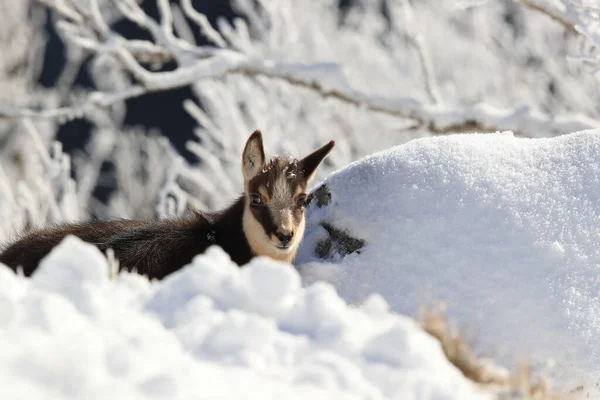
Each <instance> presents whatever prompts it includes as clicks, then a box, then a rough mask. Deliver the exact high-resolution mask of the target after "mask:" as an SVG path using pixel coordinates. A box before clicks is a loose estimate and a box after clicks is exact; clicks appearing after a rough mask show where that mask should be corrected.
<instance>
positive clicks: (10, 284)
mask: <svg viewBox="0 0 600 400" xmlns="http://www.w3.org/2000/svg"><path fill="white" fill-rule="evenodd" d="M599 135H600V133H599V132H595V131H586V132H579V133H574V134H570V135H566V136H562V137H558V138H553V139H518V138H514V137H513V136H512V135H511V134H509V133H504V134H493V135H489V134H486V135H456V136H448V137H439V138H427V139H420V140H415V141H412V142H410V143H408V144H406V145H402V146H398V147H395V148H392V149H389V150H387V151H384V152H381V153H378V154H374V155H372V156H370V157H367V158H365V159H363V160H361V161H358V162H356V163H353V164H351V165H349V166H348V167H347V168H345V169H343V170H340V171H338V172H336V173H334V174H333V175H332V176H330V177H329V178H328V179H327V180H325V181H324V182H323V183H322V184H321V185H320V186H319V188H318V189H317V190H316V191H315V195H314V197H313V200H312V202H311V204H310V206H309V208H308V209H307V231H306V236H305V240H304V242H303V246H302V248H301V249H300V250H301V251H300V252H299V255H298V259H297V264H298V265H297V268H298V270H299V271H300V274H298V273H297V272H296V270H295V269H294V268H291V267H290V266H289V265H284V264H281V263H277V262H274V261H272V260H267V259H263V258H257V259H255V260H254V261H253V262H252V263H250V264H249V265H248V266H247V267H245V268H243V269H239V268H237V267H236V266H235V265H233V264H232V263H231V261H230V260H229V259H228V257H227V255H225V254H224V253H223V252H222V251H221V250H220V249H218V248H211V249H210V250H209V251H208V252H207V253H206V254H204V255H199V256H198V257H196V258H195V260H194V261H193V263H192V264H191V265H190V266H188V267H186V268H184V269H183V270H181V271H179V272H177V273H175V274H173V275H172V276H170V277H168V278H167V279H166V280H164V281H161V282H149V281H148V280H147V279H145V278H144V277H141V276H137V275H131V274H126V273H123V274H120V275H118V276H117V277H116V278H115V279H114V280H111V279H109V278H108V276H109V272H108V266H107V261H106V259H105V258H104V257H103V255H102V254H101V253H100V252H99V251H98V250H97V249H96V248H94V247H92V246H90V245H87V244H85V243H83V242H81V241H79V240H78V239H76V238H67V239H66V240H65V241H64V242H63V243H62V244H61V245H60V246H58V247H57V248H55V249H54V251H53V252H52V253H51V254H50V255H49V256H48V257H47V258H46V259H45V260H44V261H43V263H42V265H41V266H40V268H39V270H38V272H36V274H35V275H34V276H33V277H32V279H25V278H22V277H20V276H16V275H15V274H13V273H12V272H11V271H10V270H9V269H7V268H4V267H2V266H0V388H1V393H2V396H1V397H2V398H26V399H41V398H44V399H45V398H52V399H61V398H66V399H73V398H81V399H83V398H85V399H103V398H127V399H146V398H165V399H184V398H202V399H212V398H220V399H222V398H232V399H233V398H235V399H244V398H248V399H250V398H252V399H254V398H260V399H263V398H277V399H279V398H281V399H283V398H286V399H287V398H326V399H336V398H344V399H345V400H346V399H353V398H361V399H362V398H369V399H378V398H398V399H476V398H488V397H489V393H485V392H483V391H482V390H481V389H479V388H477V387H475V386H474V385H473V384H472V383H471V382H470V381H469V380H467V379H466V378H465V377H464V376H463V375H462V374H461V373H460V372H459V371H458V370H457V369H456V368H455V367H454V366H453V365H451V364H450V363H449V362H448V360H447V359H446V358H445V357H444V354H443V352H442V350H441V347H440V344H439V342H438V341H436V340H435V339H433V338H432V337H431V336H429V335H427V334H425V333H424V332H423V330H422V329H421V328H420V327H419V326H418V325H417V324H416V323H415V322H414V321H413V320H412V319H410V318H407V317H403V316H402V315H398V314H397V313H399V314H404V315H416V313H417V310H418V308H419V306H421V305H422V304H424V303H431V302H437V301H443V302H445V303H446V304H447V306H448V313H449V316H450V317H451V320H452V321H454V322H456V323H458V326H459V327H461V328H464V329H466V330H467V331H468V332H469V333H470V334H473V335H475V338H476V339H477V341H478V344H479V347H480V348H481V349H482V350H484V351H488V352H491V353H492V355H493V356H494V357H495V358H496V359H497V360H499V361H500V362H502V363H503V364H504V365H508V366H510V365H513V363H514V361H515V360H518V359H525V360H533V361H534V362H536V363H538V364H537V365H538V366H545V365H546V366H551V365H552V364H551V363H547V361H548V360H555V362H556V365H555V366H554V368H552V369H550V370H549V372H550V375H551V377H552V378H553V381H552V383H553V384H554V386H555V387H558V388H559V389H566V390H569V389H572V388H573V387H575V386H577V385H580V384H582V383H585V384H586V385H589V384H590V382H591V384H592V385H593V384H594V383H595V382H593V381H592V378H593V377H594V374H597V373H598V372H600V350H599V349H600V346H599V345H600V343H599V342H600V339H598V338H600V335H599V334H600V313H599V311H600V299H599V297H598V294H599V293H600V279H599V278H598V276H597V275H598V271H599V270H600V247H599V246H598V243H599V242H600V136H599ZM316 281H325V282H316ZM336 291H337V293H336ZM338 293H339V295H338ZM373 293H376V294H375V295H373ZM584 390H585V392H582V393H583V394H584V395H585V394H587V393H588V392H589V393H591V394H592V395H594V392H593V390H592V389H590V388H589V386H585V389H584Z"/></svg>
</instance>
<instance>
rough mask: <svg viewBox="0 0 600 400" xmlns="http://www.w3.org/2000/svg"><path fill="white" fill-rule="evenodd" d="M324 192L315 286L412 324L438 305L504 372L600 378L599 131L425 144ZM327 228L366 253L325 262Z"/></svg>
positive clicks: (569, 380)
mask: <svg viewBox="0 0 600 400" xmlns="http://www.w3.org/2000/svg"><path fill="white" fill-rule="evenodd" d="M324 184H325V185H326V186H327V187H328V189H329V191H330V193H331V201H330V203H329V204H328V205H326V206H323V207H321V208H319V207H317V206H316V205H315V204H314V202H313V203H312V204H311V206H310V207H309V209H308V210H307V231H306V234H305V240H304V242H303V245H302V247H301V249H300V252H299V255H298V258H297V262H298V263H299V269H300V271H301V275H302V276H303V280H304V283H305V284H310V283H311V282H313V281H315V280H325V281H328V282H330V283H332V284H333V285H334V286H335V287H336V289H337V291H338V292H339V293H340V295H341V296H342V298H344V299H345V300H346V301H348V302H349V303H351V304H360V303H361V302H362V301H363V300H364V298H365V297H366V296H367V295H369V294H370V293H379V294H380V295H381V296H383V298H385V300H386V301H387V302H388V303H389V305H390V308H391V310H392V311H394V312H398V313H401V314H407V315H415V314H416V312H417V310H418V307H419V306H420V305H422V304H424V303H425V304H427V303H432V302H434V303H435V302H437V301H441V302H444V303H445V304H446V305H447V310H448V314H449V317H450V320H451V322H454V323H457V325H458V326H459V327H460V328H463V329H465V330H466V331H467V332H469V333H471V334H473V335H474V336H475V338H476V340H477V343H478V345H479V348H480V349H482V350H484V351H488V352H491V353H492V354H493V355H495V356H496V357H497V359H499V360H501V361H502V362H503V363H504V364H505V365H508V364H510V363H513V362H516V361H519V360H525V361H532V362H534V364H535V365H538V366H543V367H544V368H545V371H546V373H547V374H549V375H550V376H551V377H552V378H553V379H554V382H553V384H554V385H555V387H559V388H560V387H562V388H564V389H570V388H573V387H575V385H579V384H581V383H582V382H583V383H585V384H590V382H592V385H593V384H594V382H593V381H592V380H593V379H594V378H595V379H596V380H597V376H598V373H599V372H600V298H599V296H600V131H596V130H590V131H583V132H577V133H572V134H569V135H565V136H560V137H555V138H551V139H524V138H516V137H514V136H513V135H512V134H511V133H510V132H504V133H496V134H463V135H452V136H446V137H436V138H425V139H417V140H413V141H411V142H409V143H407V144H404V145H401V146H397V147H394V148H391V149H389V150H386V151H382V152H380V153H377V154H374V155H372V156H369V157H367V158H365V159H362V160H360V161H357V162H355V163H353V164H351V165H349V166H348V167H347V168H344V169H343V170H340V171H338V172H336V173H334V174H333V175H331V176H330V177H329V178H328V179H326V180H325V181H324ZM324 222H325V223H328V224H331V225H332V226H334V227H336V228H338V229H341V230H345V231H346V232H348V233H349V235H350V236H352V237H354V238H359V239H363V240H365V246H364V247H363V248H362V249H361V250H360V253H352V254H349V255H345V256H344V255H341V254H339V253H337V254H334V255H333V257H331V258H330V259H328V260H326V262H325V263H324V262H323V260H318V259H317V257H316V256H315V253H314V249H315V248H316V246H317V243H318V242H319V241H322V240H324V239H326V238H327V237H328V233H327V231H326V230H325V229H324V228H323V227H322V226H321V224H322V223H324ZM586 390H587V389H586Z"/></svg>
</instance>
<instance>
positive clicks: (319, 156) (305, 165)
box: [299, 140, 335, 182]
mask: <svg viewBox="0 0 600 400" xmlns="http://www.w3.org/2000/svg"><path fill="white" fill-rule="evenodd" d="M334 145H335V142H334V141H333V140H332V141H330V142H329V143H327V144H326V145H325V146H323V147H321V148H320V149H319V150H316V151H314V152H313V153H311V154H309V155H307V156H306V157H304V158H303V159H302V160H300V162H299V164H300V169H301V170H302V173H303V174H304V179H306V181H307V182H308V181H310V180H311V179H312V177H313V176H314V175H315V172H316V171H317V167H318V166H319V164H321V161H323V159H324V158H325V156H327V154H329V152H330V151H331V149H333V146H334Z"/></svg>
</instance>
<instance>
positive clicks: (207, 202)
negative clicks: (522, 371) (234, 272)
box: [0, 0, 600, 218]
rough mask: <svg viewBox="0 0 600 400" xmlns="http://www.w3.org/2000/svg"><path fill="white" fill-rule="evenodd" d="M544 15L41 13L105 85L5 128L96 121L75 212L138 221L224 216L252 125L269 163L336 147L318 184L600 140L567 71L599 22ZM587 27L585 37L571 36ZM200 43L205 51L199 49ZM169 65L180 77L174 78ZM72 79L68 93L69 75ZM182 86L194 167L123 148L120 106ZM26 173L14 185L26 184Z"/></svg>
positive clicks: (15, 106)
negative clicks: (431, 149)
mask: <svg viewBox="0 0 600 400" xmlns="http://www.w3.org/2000/svg"><path fill="white" fill-rule="evenodd" d="M540 3H541V2H537V1H532V0H530V1H525V0H523V1H514V2H511V1H506V2H503V1H495V2H492V1H488V2H480V1H478V2H469V3H468V4H465V3H464V2H462V3H461V2H450V1H446V2H443V3H441V4H440V3H439V2H438V1H434V0H431V1H430V0H427V1H420V2H414V1H409V0H403V1H385V0H361V1H355V2H353V5H352V6H351V7H340V5H339V2H338V1H333V0H326V1H319V2H305V1H294V0H280V1H268V0H260V1H251V0H235V1H233V2H232V4H233V6H234V8H235V11H236V12H237V14H238V15H240V17H239V18H236V19H234V20H233V21H232V22H231V23H230V22H228V21H226V20H219V22H218V24H217V25H216V26H213V25H211V24H210V23H209V21H208V19H207V18H206V16H205V15H203V14H201V13H200V12H198V11H197V10H196V9H195V8H194V5H193V4H192V2H191V0H181V1H176V2H169V1H167V0H158V1H157V5H158V10H159V18H158V19H153V18H152V17H150V16H149V15H148V14H147V13H145V12H144V10H143V8H142V7H141V6H140V4H139V3H138V2H136V1H134V0H112V1H99V0H90V1H76V0H43V1H42V0H38V2H37V3H36V4H37V6H36V7H45V8H47V9H48V10H50V11H51V13H50V15H51V18H52V23H53V24H54V26H55V27H56V29H57V31H58V32H59V34H60V35H61V37H62V38H63V40H64V42H65V43H66V45H67V48H68V53H69V54H71V55H72V57H71V59H72V60H73V61H72V62H73V65H77V64H76V63H77V62H80V60H81V59H82V57H84V56H89V57H91V59H92V61H91V62H90V68H91V75H92V76H93V79H94V81H95V84H96V88H95V89H94V90H93V91H90V92H73V91H66V90H64V89H63V92H66V93H63V92H61V91H60V90H59V93H58V95H57V98H58V100H57V101H55V103H54V104H38V103H35V102H26V103H25V104H22V103H19V102H13V101H10V100H6V99H5V100H4V101H3V102H2V103H3V104H1V105H0V118H2V121H8V123H10V124H17V125H23V124H20V123H17V122H18V121H23V120H29V121H30V122H29V123H30V124H33V125H32V126H34V127H35V128H36V129H37V130H38V131H40V130H41V131H43V129H41V128H42V127H43V126H49V127H50V128H48V129H49V131H50V132H52V129H51V127H52V126H53V124H54V121H60V120H64V119H70V118H76V117H85V118H88V119H90V120H92V121H93V123H94V126H95V128H94V134H93V137H92V139H91V141H90V143H89V144H88V148H87V151H86V153H85V154H83V155H79V156H77V157H75V158H74V159H73V162H72V164H73V169H74V172H75V176H76V179H77V187H76V189H75V190H76V193H77V202H78V204H79V208H80V209H81V210H88V211H89V210H94V211H93V212H94V214H96V215H100V216H116V215H119V216H128V217H140V216H141V217H147V216H150V215H151V214H152V210H154V212H155V213H158V214H159V215H171V214H178V213H181V212H183V210H184V209H185V207H186V206H187V205H189V204H191V205H194V206H198V207H206V208H210V209H212V208H218V207H222V206H223V205H224V203H225V202H227V201H229V200H231V199H233V197H234V196H235V194H236V192H238V191H240V190H241V177H240V173H239V154H240V152H241V146H242V145H243V143H244V140H245V138H246V137H247V135H248V134H249V133H250V132H252V131H253V130H254V129H256V128H260V129H261V130H263V132H264V133H265V135H266V136H268V137H269V140H268V141H267V143H266V144H267V146H268V148H267V151H268V152H290V153H294V154H303V153H306V152H308V151H310V150H311V149H313V148H315V147H316V146H318V145H320V144H322V143H324V142H326V141H328V140H330V139H332V138H333V139H337V140H338V146H337V147H336V152H335V154H332V157H331V158H330V162H329V164H327V165H325V166H324V168H322V169H321V170H320V171H319V173H320V175H319V176H318V177H317V180H319V179H320V178H322V177H324V176H325V175H326V174H328V173H329V172H331V171H332V170H333V169H336V168H339V167H341V166H343V165H346V164H347V163H348V162H350V161H353V160H356V159H357V158H359V157H361V156H364V155H366V154H369V153H372V152H374V151H376V150H379V149H382V148H386V147H389V146H391V145H394V144H399V143H403V142H405V141H407V140H409V139H411V138H415V137H419V136H427V135H436V134H445V133H451V132H472V131H479V132H490V131H491V132H493V131H496V130H508V129H510V130H513V131H514V132H515V133H516V134H517V135H521V136H526V137H543V136H555V135H559V134H563V133H568V132H571V131H575V130H581V129H586V128H592V127H598V126H599V122H598V121H599V120H600V115H599V113H600V112H599V110H598V109H597V107H596V106H595V104H599V102H598V101H599V100H600V98H599V94H598V90H597V82H596V80H595V77H594V76H593V74H590V73H589V71H588V70H583V69H582V68H581V67H580V66H579V65H578V64H573V63H570V62H568V61H567V56H573V55H577V54H578V53H579V52H580V51H581V50H582V48H581V45H582V39H581V35H580V34H578V33H574V32H583V31H582V30H581V29H579V30H578V28H577V26H586V27H587V28H586V29H587V31H586V32H588V33H586V34H585V36H586V37H588V38H593V37H594V36H593V35H594V34H595V32H596V31H595V30H593V29H592V28H593V26H594V25H593V21H595V19H594V18H593V15H594V14H593V13H590V12H589V11H590V9H589V8H586V9H578V10H580V11H581V10H583V11H581V12H579V13H577V12H576V11H577V10H575V8H571V9H569V10H575V11H574V12H573V13H571V11H569V12H566V11H565V10H567V9H566V8H561V7H562V6H561V4H562V5H564V4H565V3H561V2H557V3H556V7H554V6H553V7H549V6H548V7H545V6H544V7H541V6H540ZM547 4H550V3H547ZM547 4H546V5H547ZM457 5H458V6H459V7H457ZM465 5H468V6H470V7H469V8H467V9H465V8H464V6H465ZM475 5H476V6H477V7H471V6H475ZM565 7H566V6H565ZM530 9H533V10H532V11H531V10H530ZM556 10H558V11H560V12H555V11H556ZM582 13H583V14H582ZM547 15H551V16H552V18H547ZM582 15H583V16H585V18H587V19H586V21H587V22H586V24H585V25H582V24H581V23H577V24H576V23H573V21H574V19H573V18H574V17H573V16H578V17H577V18H580V19H579V20H578V21H583V19H582V18H584V17H583V16H582ZM569 18H571V19H569ZM119 20H127V21H130V22H133V23H135V24H137V25H138V26H139V27H140V28H142V29H143V30H144V31H146V32H147V33H148V34H149V37H150V39H149V40H138V39H130V38H126V37H123V36H122V35H120V34H119V33H117V32H116V31H115V30H114V29H113V24H114V23H115V21H119ZM498 21H507V22H506V23H498ZM557 21H558V22H559V23H557ZM569 21H571V22H569ZM596 21H597V19H596ZM198 32H199V33H200V34H201V35H202V36H203V37H204V39H206V41H207V42H208V44H199V43H197V42H196V41H195V35H194V34H195V33H198ZM590 32H591V33H590ZM586 50H587V49H585V48H584V49H583V51H586ZM585 61H586V62H589V61H590V60H589V59H586V60H585ZM167 62H174V63H175V66H176V67H175V68H174V69H173V70H165V69H164V68H162V67H163V66H164V65H165V63H167ZM66 70H67V72H64V73H63V76H64V79H63V82H68V81H69V79H71V78H70V77H72V75H73V73H72V70H73V68H71V69H68V68H67V69H66ZM182 86H191V87H192V88H193V91H194V94H195V95H196V99H190V100H187V101H186V102H185V103H184V104H182V107H185V109H186V111H187V112H189V113H190V115H192V116H193V117H194V119H195V120H196V121H197V122H198V127H197V129H196V131H195V133H196V136H197V137H198V141H193V142H190V143H188V149H189V150H190V151H191V152H192V153H194V154H195V155H196V156H197V157H198V160H199V162H198V163H196V164H192V165H188V164H187V163H186V162H184V161H183V160H182V159H181V157H179V156H178V155H176V154H175V153H174V152H173V151H172V150H171V149H170V147H169V146H168V145H167V144H166V143H164V142H161V141H160V140H158V139H156V138H154V137H149V136H148V135H147V133H145V132H142V133H140V132H137V133H135V134H132V135H124V133H126V132H124V129H123V126H122V124H123V115H124V112H125V109H124V100H126V99H129V98H133V97H138V96H143V95H144V94H147V93H150V92H160V91H166V90H171V89H173V88H178V87H182ZM61 87H63V88H65V87H68V85H63V86H61ZM567 88H568V90H567ZM194 100H197V101H198V102H199V105H198V103H197V102H196V101H194ZM15 121H17V122H15ZM21 136H26V135H21ZM40 136H42V137H50V139H52V134H49V135H44V134H42V135H40ZM43 143H45V146H46V149H48V148H50V146H51V145H50V143H49V141H48V140H46V141H43ZM124 154H127V155H129V157H127V156H125V155H124ZM107 161H108V162H111V163H113V164H114V165H115V171H116V173H115V183H114V186H115V187H116V190H115V192H114V194H113V196H112V198H111V199H109V201H108V203H107V204H100V203H99V202H98V201H97V200H95V199H94V197H93V188H94V186H95V185H97V184H98V181H102V179H103V176H102V172H101V166H102V164H103V163H104V162H107ZM138 167H139V168H138ZM15 176H16V178H14V177H13V178H7V179H8V181H9V182H14V181H15V180H16V179H17V178H19V179H23V178H24V175H22V174H21V175H19V174H17V175H15ZM144 177H146V178H144ZM149 177H150V178H149ZM31 179H32V178H27V177H26V180H31ZM142 192H143V193H144V196H141V195H140V193H142ZM86 217H88V215H87V214H85V213H84V214H80V215H79V218H86Z"/></svg>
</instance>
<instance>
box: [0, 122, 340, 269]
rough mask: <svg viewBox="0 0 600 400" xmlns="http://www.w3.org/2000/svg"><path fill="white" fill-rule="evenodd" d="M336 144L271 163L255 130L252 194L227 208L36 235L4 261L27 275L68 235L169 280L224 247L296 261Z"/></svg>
mask: <svg viewBox="0 0 600 400" xmlns="http://www.w3.org/2000/svg"><path fill="white" fill-rule="evenodd" d="M333 146H334V143H333V141H331V142H329V143H328V144H327V145H325V146H323V147H321V148H320V149H318V150H316V151H315V152H313V153H311V154H309V155H308V156H307V157H305V158H303V159H302V160H296V159H292V158H285V159H284V158H280V157H274V158H272V159H271V160H269V161H268V162H267V161H266V160H265V156H264V150H263V144H262V134H261V133H260V131H255V132H254V133H253V134H252V135H251V136H250V138H249V139H248V141H247V142H246V146H245V147H244V152H243V154H242V174H243V177H244V189H245V192H244V194H243V195H242V196H241V197H239V198H238V199H237V201H235V202H234V203H233V204H232V205H231V206H230V207H229V208H227V209H225V210H224V211H222V212H219V213H210V214H203V213H200V212H198V211H195V212H194V213H193V215H192V216H191V217H185V218H177V219H170V220H164V221H130V220H117V221H104V222H100V221H96V222H88V223H83V224H72V225H63V226H56V227H50V228H45V229H41V230H37V231H33V232H30V233H28V234H26V235H24V236H23V237H22V238H21V239H20V240H18V241H17V242H15V243H14V244H12V245H10V246H9V247H8V248H6V249H5V250H4V252H3V253H2V254H0V263H2V264H5V265H8V266H9V267H11V268H12V269H13V270H17V268H19V267H21V268H22V269H23V272H24V274H25V275H26V276H30V275H31V274H32V273H33V272H34V271H35V269H36V268H37V266H38V264H39V262H40V260H41V259H42V258H43V257H44V256H46V255H47V254H48V253H49V252H50V251H51V250H52V248H53V247H54V246H56V245H57V244H59V243H60V241H61V240H63V239H64V237H65V236H67V235H70V234H71V235H75V236H78V237H79V238H81V239H82V240H84V241H86V242H89V243H92V244H94V245H96V246H97V247H98V248H99V249H100V250H101V251H106V250H107V249H109V248H110V249H113V251H114V253H115V256H116V257H117V259H118V260H119V265H120V268H121V269H125V270H129V271H137V272H138V273H141V274H144V275H147V276H148V277H150V278H157V279H162V278H164V277H165V276H166V275H168V274H170V273H172V272H174V271H176V270H178V269H180V268H181V267H183V266H185V265H186V264H189V263H190V262H191V261H192V258H194V256H196V255H197V254H200V253H203V252H204V251H205V250H206V249H207V248H208V247H209V246H211V245H218V246H220V247H221V248H223V250H224V251H225V252H227V253H228V254H229V256H230V257H231V259H232V260H233V261H234V262H235V263H237V264H238V265H244V264H246V263H248V262H249V261H250V260H251V259H252V257H254V256H257V255H262V256H267V257H271V258H273V259H277V260H281V261H287V262H292V261H293V259H294V257H295V255H296V251H297V249H298V245H299V244H300V241H301V240H302V236H303V234H304V206H305V204H306V198H307V194H306V193H305V192H306V188H307V184H308V181H309V180H310V179H311V178H312V176H313V175H314V173H315V170H316V168H317V167H318V166H319V164H320V163H321V161H322V160H323V159H324V158H325V156H326V155H327V154H328V153H329V152H330V151H331V149H332V148H333Z"/></svg>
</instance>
